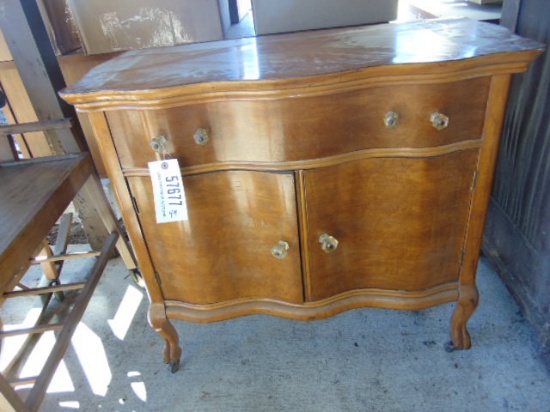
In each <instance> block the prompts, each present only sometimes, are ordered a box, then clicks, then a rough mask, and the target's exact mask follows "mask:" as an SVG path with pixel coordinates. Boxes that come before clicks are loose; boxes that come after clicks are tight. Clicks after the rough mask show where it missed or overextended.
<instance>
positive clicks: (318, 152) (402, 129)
mask: <svg viewBox="0 0 550 412" xmlns="http://www.w3.org/2000/svg"><path fill="white" fill-rule="evenodd" d="M488 90H489V78H477V79H472V80H464V81H459V82H453V83H442V84H429V85H418V84H416V85H399V86H386V87H372V88H368V89H361V90H354V91H348V92H340V93H332V94H328V95H323V96H309V97H289V98H286V99H279V100H246V101H243V100H230V101H221V102H212V103H205V104H197V105H192V106H185V107H177V108H171V109H159V110H149V111H137V110H134V111H131V110H129V111H124V112H122V111H121V112H109V113H108V119H109V124H110V127H111V130H112V133H113V138H114V141H115V145H116V147H117V151H118V154H119V157H120V160H121V163H122V166H123V168H136V167H137V168H143V167H147V162H149V161H152V160H155V158H156V156H157V153H155V151H154V150H153V149H152V147H151V142H152V141H153V139H155V138H156V137H157V136H161V135H162V136H165V137H166V143H165V144H164V150H165V154H166V155H169V156H171V157H177V158H178V159H179V160H180V164H181V165H182V166H183V167H186V166H197V165H204V164H211V163H218V162H246V163H254V162H257V163H262V162H263V163H270V162H285V161H300V160H310V159H317V158H324V157H330V156H335V155H341V154H345V153H349V152H353V151H357V150H364V149H380V148H424V147H436V146H442V145H449V144H453V143H457V142H460V141H463V140H468V139H477V138H480V137H481V135H482V127H483V120H484V116H485V106H486V100H487V95H488ZM436 114H440V115H441V116H440V117H439V118H437V116H435V115H436ZM434 116H435V117H434Z"/></svg>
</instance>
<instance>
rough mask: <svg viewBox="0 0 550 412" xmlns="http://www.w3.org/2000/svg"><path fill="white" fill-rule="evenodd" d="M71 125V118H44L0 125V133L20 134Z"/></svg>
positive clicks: (66, 127) (69, 126) (65, 127)
mask: <svg viewBox="0 0 550 412" xmlns="http://www.w3.org/2000/svg"><path fill="white" fill-rule="evenodd" d="M71 126H72V121H71V119H56V120H46V121H43V122H31V123H20V124H11V125H5V126H0V135H4V136H7V135H10V134H22V133H30V132H39V131H43V130H60V129H69V128H71Z"/></svg>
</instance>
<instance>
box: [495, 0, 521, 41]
mask: <svg viewBox="0 0 550 412" xmlns="http://www.w3.org/2000/svg"><path fill="white" fill-rule="evenodd" d="M520 4H521V0H506V1H505V2H504V4H503V5H502V18H501V19H500V24H501V25H503V26H504V27H506V28H508V29H509V30H510V31H512V32H514V33H515V32H516V28H517V25H518V19H519V9H520Z"/></svg>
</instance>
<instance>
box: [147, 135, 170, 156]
mask: <svg viewBox="0 0 550 412" xmlns="http://www.w3.org/2000/svg"><path fill="white" fill-rule="evenodd" d="M167 141H168V139H166V136H164V135H159V136H157V137H155V138H154V139H152V140H151V142H150V143H149V145H150V146H151V148H152V149H153V150H154V151H155V152H157V153H158V154H164V153H166V142H167Z"/></svg>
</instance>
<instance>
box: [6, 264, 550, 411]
mask: <svg viewBox="0 0 550 412" xmlns="http://www.w3.org/2000/svg"><path fill="white" fill-rule="evenodd" d="M70 263H71V265H68V264H67V266H66V268H65V269H64V270H65V271H66V272H65V273H66V275H70V274H71V273H73V272H74V273H75V274H76V273H80V270H81V268H80V267H79V265H81V264H77V263H76V262H75V263H73V262H70ZM478 279H479V281H478V284H479V288H480V292H481V303H480V307H479V309H478V311H477V312H476V313H475V314H474V316H473V318H472V320H471V321H470V332H471V334H472V337H473V342H474V346H473V348H472V349H471V350H469V351H463V352H454V353H447V352H445V350H444V348H443V345H444V343H445V342H446V341H447V340H448V332H449V330H448V324H449V319H450V316H451V313H452V311H453V309H454V304H447V305H442V306H439V307H436V308H432V309H428V310H424V311H419V312H401V311H393V310H380V309H360V310H353V311H350V312H346V313H344V314H341V315H338V316H335V317H333V318H329V319H326V320H321V321H315V322H300V321H290V320H284V319H279V318H274V317H269V316H250V317H245V318H240V319H235V320H230V321H225V322H221V323H213V324H193V323H188V322H183V321H175V322H174V325H175V326H176V328H177V330H178V332H179V333H180V337H181V340H182V345H183V348H184V359H183V363H182V367H181V369H180V370H179V371H178V372H177V373H175V374H172V373H170V371H169V369H168V367H167V366H166V365H164V364H163V363H162V360H161V352H162V348H163V341H162V339H161V338H160V337H159V336H158V335H157V334H156V333H155V332H154V331H153V330H152V329H151V328H150V327H149V325H148V323H147V320H146V316H147V298H146V295H145V293H144V291H143V290H142V289H139V288H138V287H136V285H135V284H134V283H133V281H132V280H130V279H129V278H127V277H126V270H125V267H124V265H123V264H122V263H121V261H120V260H119V259H115V260H112V261H111V262H110V264H109V266H108V268H107V270H106V272H105V274H104V277H103V279H102V280H101V282H100V285H99V286H98V289H97V290H96V293H95V295H94V297H93V299H92V301H91V303H90V306H89V307H88V310H87V312H86V313H85V315H84V318H83V320H82V322H81V324H80V325H79V327H78V329H77V331H76V333H75V335H74V337H73V341H72V345H71V346H70V347H69V349H68V351H67V354H66V356H65V358H64V360H63V362H62V364H61V365H60V367H59V368H58V371H57V373H56V376H55V378H54V381H53V382H52V384H51V385H50V389H49V393H48V394H47V396H46V398H45V400H44V402H43V404H42V407H41V409H40V410H41V411H44V412H46V411H47V412H53V411H72V410H78V411H98V410H103V411H193V412H200V411H251V412H258V411H262V412H264V411H265V412H268V411H316V412H317V411H331V412H334V411H376V412H378V411H380V412H383V411H387V412H389V411H407V412H413V411H423V412H425V411H457V412H459V411H460V412H466V411H486V412H488V411H498V412H500V411H522V412H528V411H533V412H548V411H550V389H549V388H550V371H549V370H548V369H547V368H546V367H545V364H544V363H543V361H542V359H541V358H540V357H539V355H538V352H537V347H536V340H535V338H534V335H533V331H532V329H531V327H530V326H529V324H528V323H526V321H525V320H524V318H523V316H522V315H521V313H520V311H519V309H518V306H517V305H516V303H515V302H514V301H513V299H512V298H511V296H510V295H509V293H508V292H507V290H506V288H505V287H504V286H503V284H502V283H501V282H500V280H499V278H498V276H497V275H496V274H495V273H494V272H493V271H492V269H491V268H490V267H489V266H488V264H487V262H486V261H485V260H482V261H481V264H480V269H479V275H478ZM14 301H15V300H12V301H11V302H8V303H6V305H5V307H4V308H3V312H4V313H3V315H2V316H3V317H4V320H5V322H6V323H7V324H8V325H7V327H8V328H9V325H10V324H18V323H23V322H24V318H28V317H29V316H30V315H29V313H30V312H28V311H27V310H25V311H23V310H19V311H17V310H16V311H15V312H16V315H13V316H12V317H10V316H7V312H8V310H9V309H12V310H9V313H13V309H14V307H13V306H12V307H10V305H18V304H21V303H19V302H18V303H13V302H14ZM16 309H17V308H16ZM17 312H19V313H17ZM44 339H45V340H48V339H51V336H50V337H49V338H48V337H47V336H46V337H45V338H44ZM8 347H9V345H6V344H5V346H4V348H3V349H8ZM37 351H38V348H37ZM37 358H40V354H38V355H37ZM0 363H1V358H0ZM38 363H39V362H38V361H37V360H36V359H35V360H34V361H31V362H30V365H29V366H28V368H27V369H26V373H31V371H30V370H29V369H31V368H32V367H33V366H36V365H37V364H38Z"/></svg>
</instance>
